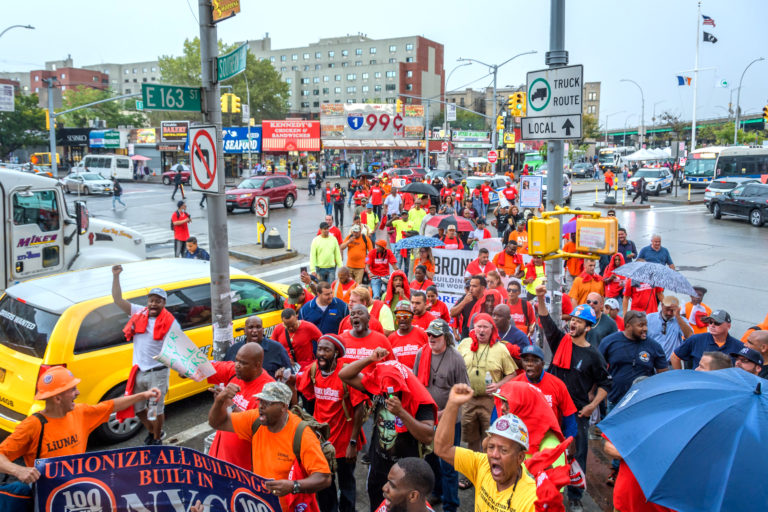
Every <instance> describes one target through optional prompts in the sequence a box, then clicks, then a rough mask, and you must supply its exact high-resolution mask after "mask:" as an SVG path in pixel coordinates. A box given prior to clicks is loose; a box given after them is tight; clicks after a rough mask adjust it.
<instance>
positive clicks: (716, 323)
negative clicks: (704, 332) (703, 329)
mask: <svg viewBox="0 0 768 512" xmlns="http://www.w3.org/2000/svg"><path fill="white" fill-rule="evenodd" d="M709 325H716V326H718V327H719V326H721V325H723V322H715V321H714V320H710V321H709Z"/></svg>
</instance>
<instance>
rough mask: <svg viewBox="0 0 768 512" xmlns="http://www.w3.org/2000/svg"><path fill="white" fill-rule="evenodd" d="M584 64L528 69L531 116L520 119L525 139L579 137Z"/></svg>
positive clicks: (529, 114) (529, 113) (580, 134)
mask: <svg viewBox="0 0 768 512" xmlns="http://www.w3.org/2000/svg"><path fill="white" fill-rule="evenodd" d="M583 87H584V66H581V65H578V66H567V67H562V68H551V69H542V70H539V71H531V72H530V73H528V84H527V91H528V95H527V101H528V109H527V112H528V117H524V118H522V120H521V124H522V126H521V132H522V133H521V138H522V139H523V140H556V139H580V138H581V136H582V133H581V131H582V130H581V113H582V91H583Z"/></svg>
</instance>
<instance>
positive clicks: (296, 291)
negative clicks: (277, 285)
mask: <svg viewBox="0 0 768 512" xmlns="http://www.w3.org/2000/svg"><path fill="white" fill-rule="evenodd" d="M303 298H304V287H303V286H301V285H300V284H298V283H294V284H292V285H291V286H289V287H288V304H297V303H298V302H299V301H300V300H301V299H303Z"/></svg>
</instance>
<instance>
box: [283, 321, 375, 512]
mask: <svg viewBox="0 0 768 512" xmlns="http://www.w3.org/2000/svg"><path fill="white" fill-rule="evenodd" d="M345 350H346V348H345V346H344V342H343V341H342V339H341V338H340V337H339V336H337V335H335V334H324V335H323V336H321V337H320V339H319V340H318V342H317V360H316V361H315V362H313V363H312V364H311V365H310V366H309V367H308V368H307V369H306V370H305V371H303V372H302V373H300V374H299V376H298V377H297V379H296V391H298V392H299V393H301V394H303V395H304V397H305V398H306V399H307V400H314V402H315V408H314V414H313V416H314V417H315V419H317V421H319V422H321V423H328V425H329V426H330V428H331V435H330V437H329V439H328V441H329V442H330V443H331V444H332V445H333V447H334V448H335V450H336V466H337V469H336V482H334V483H332V485H331V486H330V487H328V488H326V489H324V490H322V491H320V492H319V493H317V503H318V505H319V506H320V510H337V509H338V510H345V511H351V510H355V499H356V483H355V461H356V460H357V452H358V450H359V449H360V448H362V446H361V445H362V442H363V440H362V439H361V433H360V428H361V427H362V424H363V413H364V409H365V404H366V402H368V398H367V397H366V396H365V394H363V393H362V392H360V391H358V390H356V389H354V388H351V387H349V386H347V385H346V384H344V383H342V382H341V379H339V370H340V369H341V368H342V367H343V366H344V363H343V362H342V361H341V359H342V358H343V357H344V355H345ZM337 486H338V490H339V491H340V492H339V493H338V499H337ZM337 507H338V508H337Z"/></svg>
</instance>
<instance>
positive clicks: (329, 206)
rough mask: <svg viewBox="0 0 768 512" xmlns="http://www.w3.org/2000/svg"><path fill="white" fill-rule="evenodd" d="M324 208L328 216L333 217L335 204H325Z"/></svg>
mask: <svg viewBox="0 0 768 512" xmlns="http://www.w3.org/2000/svg"><path fill="white" fill-rule="evenodd" d="M323 206H325V214H326V215H333V203H325V204H324V205H323Z"/></svg>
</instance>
